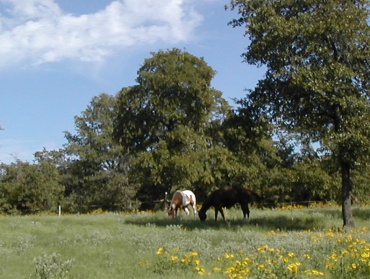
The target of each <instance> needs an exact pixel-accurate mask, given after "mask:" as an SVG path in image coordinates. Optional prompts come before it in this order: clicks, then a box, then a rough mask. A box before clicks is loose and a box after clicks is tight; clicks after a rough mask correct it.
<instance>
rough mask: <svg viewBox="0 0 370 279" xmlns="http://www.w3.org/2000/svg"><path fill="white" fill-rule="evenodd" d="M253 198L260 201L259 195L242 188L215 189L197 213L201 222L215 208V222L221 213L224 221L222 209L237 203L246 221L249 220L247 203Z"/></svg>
mask: <svg viewBox="0 0 370 279" xmlns="http://www.w3.org/2000/svg"><path fill="white" fill-rule="evenodd" d="M253 198H255V199H256V200H257V201H260V197H259V195H257V194H256V193H255V192H253V191H252V190H248V189H245V188H243V187H238V188H231V189H228V190H226V189H217V190H215V191H213V192H212V193H211V194H210V195H209V196H208V198H207V199H206V200H205V202H204V203H203V206H202V208H201V209H200V210H199V213H198V215H199V218H200V220H201V221H204V220H206V218H207V214H206V212H207V210H208V209H209V208H210V207H211V206H213V207H214V208H215V221H217V215H218V212H220V213H221V215H222V218H223V219H224V221H226V219H225V215H224V211H223V210H222V208H223V207H226V208H230V207H232V206H234V205H235V204H237V203H239V204H240V206H241V208H242V210H243V218H244V219H246V218H245V217H246V216H248V219H246V220H249V207H248V203H249V202H251V200H252V199H253Z"/></svg>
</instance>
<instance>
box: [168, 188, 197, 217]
mask: <svg viewBox="0 0 370 279" xmlns="http://www.w3.org/2000/svg"><path fill="white" fill-rule="evenodd" d="M188 207H192V208H193V213H194V219H195V215H196V214H197V200H196V197H195V195H194V193H193V192H192V191H190V190H184V191H176V192H175V193H174V194H173V196H172V200H171V203H170V207H169V209H168V216H169V217H170V219H174V218H175V217H176V216H177V210H180V213H179V216H180V215H181V210H184V211H185V212H186V215H188V216H189V214H190V211H189V209H188Z"/></svg>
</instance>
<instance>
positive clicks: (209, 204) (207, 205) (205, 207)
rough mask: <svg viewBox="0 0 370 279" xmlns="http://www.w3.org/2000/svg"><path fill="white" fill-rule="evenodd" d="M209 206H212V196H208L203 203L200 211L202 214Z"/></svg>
mask: <svg viewBox="0 0 370 279" xmlns="http://www.w3.org/2000/svg"><path fill="white" fill-rule="evenodd" d="M211 206H213V204H212V194H211V195H209V196H208V197H207V198H206V200H205V201H204V202H203V205H202V208H201V209H200V210H201V211H202V212H206V211H207V210H208V209H209V208H210V207H211Z"/></svg>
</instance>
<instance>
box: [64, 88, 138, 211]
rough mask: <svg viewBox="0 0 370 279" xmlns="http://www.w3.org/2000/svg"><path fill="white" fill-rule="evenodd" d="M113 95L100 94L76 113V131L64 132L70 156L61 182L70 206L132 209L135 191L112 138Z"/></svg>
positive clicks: (81, 208) (80, 208)
mask: <svg viewBox="0 0 370 279" xmlns="http://www.w3.org/2000/svg"><path fill="white" fill-rule="evenodd" d="M115 102H116V97H115V96H111V95H108V94H101V95H99V96H96V97H94V98H93V99H92V101H91V103H90V105H88V107H87V109H86V110H85V111H83V112H82V115H81V116H76V117H75V124H76V134H72V133H70V132H65V136H66V139H67V141H68V143H67V144H66V145H65V151H66V154H67V156H68V157H69V159H68V160H69V164H68V169H67V170H66V175H65V179H64V183H66V196H67V197H69V201H70V204H69V206H70V207H71V208H74V209H73V210H77V211H89V210H92V209H96V208H101V209H104V210H128V209H131V206H134V205H133V204H132V197H133V196H134V194H135V189H134V186H133V185H128V180H127V171H128V163H129V160H128V157H127V156H126V153H125V152H124V150H123V149H122V147H121V146H120V145H119V144H117V143H115V142H114V141H113V137H112V132H113V119H114V118H115Z"/></svg>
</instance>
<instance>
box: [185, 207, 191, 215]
mask: <svg viewBox="0 0 370 279" xmlns="http://www.w3.org/2000/svg"><path fill="white" fill-rule="evenodd" d="M184 211H185V213H186V216H189V214H190V211H189V208H188V206H185V207H184Z"/></svg>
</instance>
